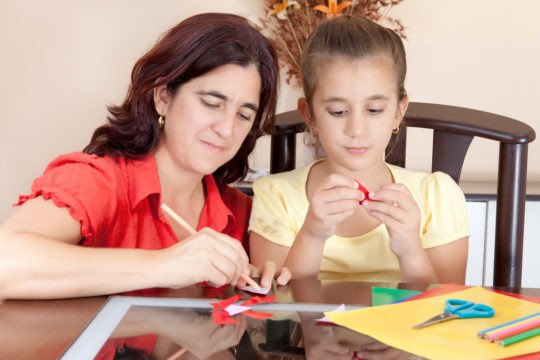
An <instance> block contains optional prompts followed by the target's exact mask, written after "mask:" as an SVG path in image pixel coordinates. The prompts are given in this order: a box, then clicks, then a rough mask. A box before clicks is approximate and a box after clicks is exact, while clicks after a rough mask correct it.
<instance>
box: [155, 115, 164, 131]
mask: <svg viewBox="0 0 540 360" xmlns="http://www.w3.org/2000/svg"><path fill="white" fill-rule="evenodd" d="M157 122H158V126H159V128H160V129H163V127H164V126H165V116H163V115H159V119H158V121H157Z"/></svg>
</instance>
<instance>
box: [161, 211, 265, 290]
mask: <svg viewBox="0 0 540 360" xmlns="http://www.w3.org/2000/svg"><path fill="white" fill-rule="evenodd" d="M161 209H162V210H163V211H165V212H166V213H167V214H168V215H169V216H170V217H172V218H173V219H174V220H175V221H176V222H177V223H178V224H179V225H180V226H182V227H183V228H184V229H186V230H187V231H188V232H189V233H190V234H191V235H193V234H195V233H196V232H197V230H195V229H194V228H192V227H191V225H189V224H188V223H187V221H185V220H184V219H182V218H181V217H180V215H178V214H177V213H175V212H174V210H173V209H171V208H170V207H169V206H167V204H161ZM240 276H241V277H242V279H244V280H245V281H246V282H247V283H248V284H249V285H251V286H253V287H254V288H255V289H257V290H259V291H260V290H261V287H260V286H259V284H257V283H256V282H255V280H253V279H252V278H250V277H249V275H247V274H240Z"/></svg>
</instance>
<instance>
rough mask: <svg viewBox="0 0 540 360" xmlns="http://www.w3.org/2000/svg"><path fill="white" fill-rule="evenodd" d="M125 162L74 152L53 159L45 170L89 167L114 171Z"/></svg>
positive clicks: (108, 157)
mask: <svg viewBox="0 0 540 360" xmlns="http://www.w3.org/2000/svg"><path fill="white" fill-rule="evenodd" d="M122 161H125V160H124V159H123V158H122V160H121V159H120V158H113V157H110V156H98V155H95V154H87V153H83V152H72V153H68V154H62V155H59V156H57V157H56V158H55V159H53V160H52V161H51V162H50V163H49V164H48V165H47V168H46V169H45V172H47V171H50V170H53V169H57V168H62V167H81V168H84V167H89V168H95V169H106V168H108V169H113V168H116V167H118V166H119V164H120V163H121V162H122Z"/></svg>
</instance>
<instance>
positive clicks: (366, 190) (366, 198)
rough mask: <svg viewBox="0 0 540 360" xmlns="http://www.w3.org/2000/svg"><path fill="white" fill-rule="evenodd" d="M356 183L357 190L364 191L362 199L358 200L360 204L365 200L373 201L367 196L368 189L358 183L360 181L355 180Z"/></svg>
mask: <svg viewBox="0 0 540 360" xmlns="http://www.w3.org/2000/svg"><path fill="white" fill-rule="evenodd" d="M356 183H357V184H358V190H360V191H361V192H363V193H364V200H362V201H360V205H362V203H363V202H364V201H365V200H371V201H373V199H372V198H370V197H369V190H368V189H366V188H365V187H363V186H362V184H360V181H358V180H356Z"/></svg>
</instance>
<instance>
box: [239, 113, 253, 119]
mask: <svg viewBox="0 0 540 360" xmlns="http://www.w3.org/2000/svg"><path fill="white" fill-rule="evenodd" d="M238 117H239V118H240V119H241V120H245V121H252V120H253V115H252V114H243V113H238Z"/></svg>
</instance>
